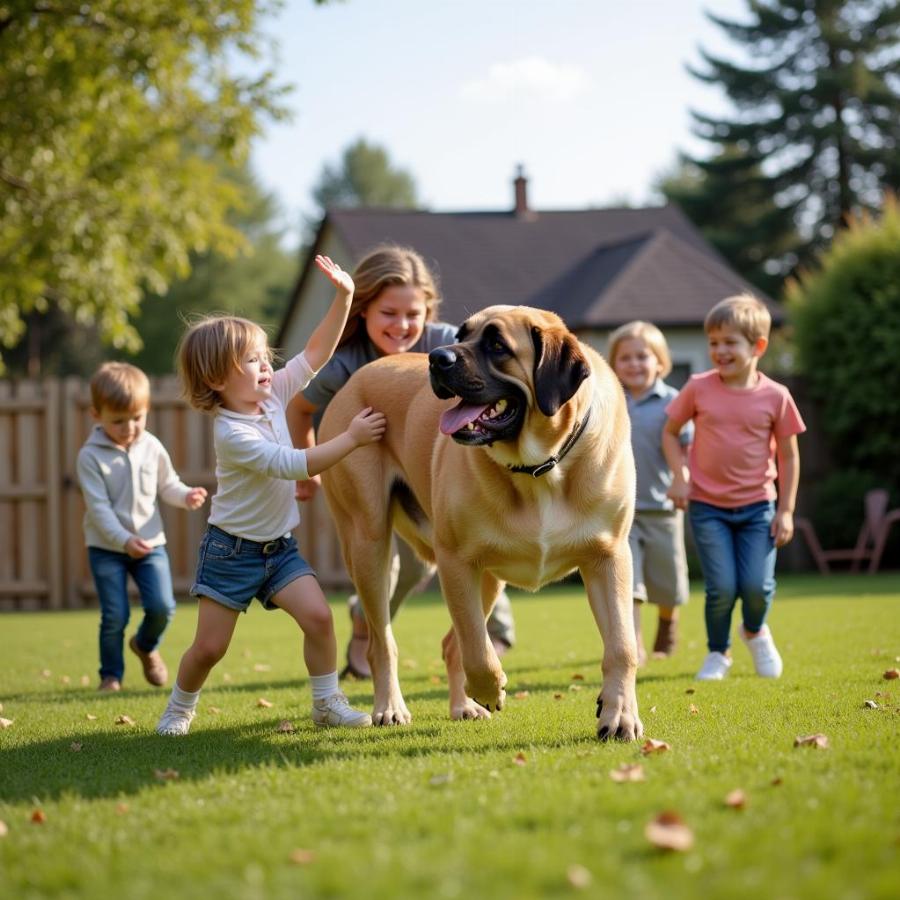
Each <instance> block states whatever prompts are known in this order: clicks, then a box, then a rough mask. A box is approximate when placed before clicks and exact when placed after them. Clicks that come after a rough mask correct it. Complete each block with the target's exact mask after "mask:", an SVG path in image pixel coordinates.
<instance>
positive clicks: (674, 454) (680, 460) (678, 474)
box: [662, 419, 690, 509]
mask: <svg viewBox="0 0 900 900" xmlns="http://www.w3.org/2000/svg"><path fill="white" fill-rule="evenodd" d="M681 429H682V426H681V425H678V424H676V423H675V422H673V421H672V420H671V419H667V420H666V425H665V427H664V428H663V433H662V451H663V456H665V458H666V463H667V464H668V466H669V468H670V469H671V470H672V485H671V487H670V488H669V490H668V491H666V493H667V495H668V496H669V498H670V499H671V500H672V502H673V503H674V504H675V506H676V508H677V509H686V508H687V501H688V492H689V490H690V473H689V471H688V468H687V466H686V465H685V464H684V449H683V447H682V446H681V439H680V437H679V435H680V434H681Z"/></svg>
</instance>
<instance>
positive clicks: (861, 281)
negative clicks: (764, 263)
mask: <svg viewBox="0 0 900 900" xmlns="http://www.w3.org/2000/svg"><path fill="white" fill-rule="evenodd" d="M787 299H788V303H789V305H790V309H791V315H792V319H793V321H794V325H795V336H796V343H797V350H798V358H799V359H798V361H799V364H800V367H801V370H802V371H803V373H804V374H805V376H806V378H807V380H808V384H809V388H810V394H811V396H812V398H813V399H814V400H815V401H816V402H817V403H818V404H819V407H820V409H821V411H822V425H823V429H824V431H825V434H826V437H827V440H828V443H829V449H830V451H831V455H832V457H833V459H834V460H835V462H836V463H837V464H838V465H839V466H840V467H842V468H844V469H846V470H848V471H847V473H846V474H847V478H846V480H845V487H847V488H848V489H849V487H850V486H851V485H854V484H857V482H858V484H857V486H856V487H855V488H854V489H858V488H860V487H862V480H861V479H860V478H859V477H856V476H854V475H853V473H854V472H855V473H856V475H859V473H865V475H866V479H865V481H866V483H867V484H868V485H869V486H876V485H877V486H881V487H885V488H888V489H889V490H890V491H891V493H892V495H893V496H894V497H895V498H896V496H897V495H898V493H900V451H898V446H897V444H898V439H900V364H898V358H900V205H898V203H897V201H896V200H895V199H893V198H888V199H887V200H886V202H885V206H884V210H883V213H882V215H881V217H880V218H879V219H877V220H875V219H871V218H868V217H866V218H861V219H859V220H857V221H854V222H853V223H851V225H850V227H849V228H848V229H847V230H846V231H843V232H841V233H840V234H839V235H838V236H837V237H836V238H835V241H834V243H833V244H832V246H831V248H830V249H829V250H828V251H827V252H826V253H825V254H824V255H823V256H822V258H821V261H820V267H819V268H818V269H817V270H816V271H813V272H807V273H805V274H803V275H801V276H800V278H799V280H797V281H795V282H793V283H791V284H790V285H789V286H788V288H787ZM854 479H855V480H854ZM835 483H837V482H835ZM836 493H839V491H838V492H836ZM835 496H836V494H835ZM833 500H834V497H832V501H831V502H833ZM847 502H848V504H850V505H852V506H853V508H854V509H860V508H861V504H862V495H861V494H859V495H857V496H855V497H852V498H850V497H848V498H847ZM821 506H822V504H820V503H817V508H820V509H821ZM817 518H818V515H817Z"/></svg>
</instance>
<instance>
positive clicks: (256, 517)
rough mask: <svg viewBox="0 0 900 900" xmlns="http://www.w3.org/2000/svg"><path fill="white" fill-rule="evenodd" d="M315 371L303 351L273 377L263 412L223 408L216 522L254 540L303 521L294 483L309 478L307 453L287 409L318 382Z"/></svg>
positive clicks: (212, 518)
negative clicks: (295, 437) (297, 444)
mask: <svg viewBox="0 0 900 900" xmlns="http://www.w3.org/2000/svg"><path fill="white" fill-rule="evenodd" d="M314 375H315V372H313V370H312V369H311V368H310V366H309V363H308V362H307V361H306V356H305V355H304V354H303V353H298V354H297V356H295V357H294V358H293V359H291V360H288V362H287V365H285V366H284V368H283V369H279V370H278V371H277V372H275V374H274V375H273V377H272V396H271V397H270V398H269V399H268V400H267V401H266V402H265V403H263V404H261V405H260V408H261V409H262V413H261V414H260V415H244V414H242V413H237V412H232V411H231V410H228V409H222V408H221V407H220V408H219V410H218V411H217V412H216V418H215V425H214V428H213V435H214V440H215V448H216V479H217V480H218V489H217V490H216V493H215V494H214V495H213V498H212V504H211V508H210V514H209V523H210V525H215V526H216V527H217V528H221V529H222V530H223V531H227V532H228V533H229V534H233V535H236V536H237V537H242V538H247V539H248V540H251V541H262V542H265V541H272V540H274V539H275V538H278V537H281V536H282V535H285V534H287V533H288V532H289V531H290V530H291V529H293V528H296V527H297V525H298V524H299V523H300V513H299V512H298V510H297V501H296V499H295V498H294V482H295V481H298V480H305V479H307V478H309V474H308V472H307V469H306V451H305V450H296V449H294V446H293V443H292V442H291V435H290V432H289V431H288V426H287V419H286V418H285V415H284V410H285V407H286V406H287V404H288V403H289V402H290V400H291V398H292V397H293V396H294V395H295V394H296V393H297V392H298V391H302V390H303V388H305V387H306V385H308V384H309V382H310V381H312V379H313V376H314Z"/></svg>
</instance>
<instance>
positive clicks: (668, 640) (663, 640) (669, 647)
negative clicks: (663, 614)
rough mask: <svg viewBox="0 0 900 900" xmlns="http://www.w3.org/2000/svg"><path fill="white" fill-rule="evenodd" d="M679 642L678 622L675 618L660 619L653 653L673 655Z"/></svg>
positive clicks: (658, 655) (655, 654)
mask: <svg viewBox="0 0 900 900" xmlns="http://www.w3.org/2000/svg"><path fill="white" fill-rule="evenodd" d="M677 643H678V622H677V621H676V620H675V619H660V620H659V627H658V628H657V630H656V641H655V642H654V644H653V655H654V656H656V657H660V656H671V655H672V653H673V652H674V650H675V645H676V644H677Z"/></svg>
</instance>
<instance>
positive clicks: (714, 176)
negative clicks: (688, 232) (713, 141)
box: [657, 147, 802, 296]
mask: <svg viewBox="0 0 900 900" xmlns="http://www.w3.org/2000/svg"><path fill="white" fill-rule="evenodd" d="M713 162H714V165H709V166H707V167H706V168H701V167H700V165H698V164H697V163H695V162H693V161H692V160H690V159H689V158H687V157H682V158H681V159H680V161H679V164H678V166H677V167H676V168H675V169H674V170H673V171H672V172H670V173H669V174H667V175H664V176H663V177H662V178H661V179H660V181H659V183H658V185H657V187H658V189H659V190H660V191H661V192H662V194H663V195H664V196H665V197H666V199H667V200H670V201H672V202H673V203H677V204H678V205H679V206H680V207H681V208H682V210H684V213H685V214H686V215H687V217H688V218H689V219H690V220H691V221H692V222H693V223H694V224H695V225H696V226H697V227H698V228H699V229H700V230H701V231H702V232H703V236H704V237H705V238H706V239H707V240H708V241H709V242H710V243H711V244H712V245H713V246H714V247H715V248H716V249H717V250H718V251H719V253H721V254H722V256H724V257H725V259H727V260H728V262H729V263H730V264H731V266H732V268H733V269H734V270H735V271H736V272H739V273H740V274H741V275H743V277H744V278H746V279H747V281H749V282H750V283H751V284H753V285H755V286H756V287H758V288H760V289H761V290H762V291H765V292H766V293H767V294H770V295H772V296H774V295H775V294H777V293H778V292H779V291H780V289H781V285H782V283H783V281H784V278H785V276H786V275H787V274H788V273H789V272H790V271H791V269H792V268H793V265H794V263H795V261H796V258H797V252H798V250H799V248H800V247H801V245H802V240H801V238H800V237H799V235H798V233H797V229H796V227H795V225H794V220H793V215H792V211H791V210H790V209H784V208H782V207H779V206H778V205H777V204H776V203H775V201H774V199H773V197H772V196H771V194H770V193H769V191H768V189H767V186H766V184H765V182H764V181H763V180H762V179H760V177H759V168H758V166H757V167H753V168H750V169H749V171H748V170H747V166H746V161H745V159H744V156H743V154H742V153H741V152H740V151H739V150H738V149H737V148H735V147H729V148H726V149H725V150H723V151H722V153H721V154H720V155H719V156H718V157H716V159H715V160H714V161H713Z"/></svg>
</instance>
